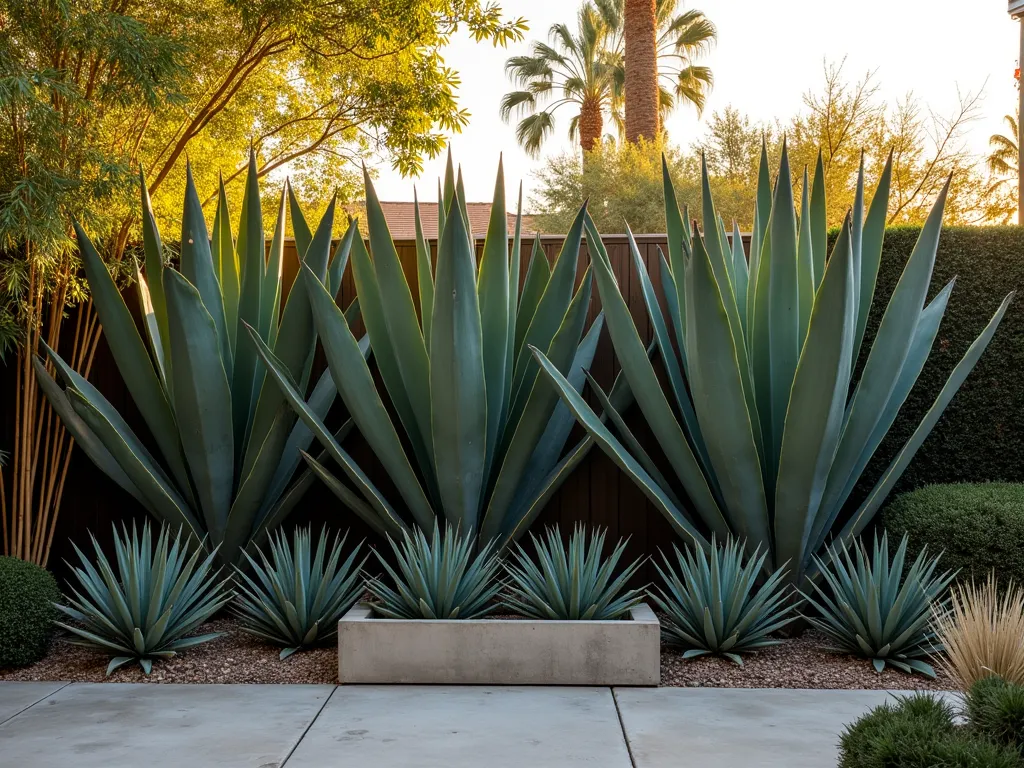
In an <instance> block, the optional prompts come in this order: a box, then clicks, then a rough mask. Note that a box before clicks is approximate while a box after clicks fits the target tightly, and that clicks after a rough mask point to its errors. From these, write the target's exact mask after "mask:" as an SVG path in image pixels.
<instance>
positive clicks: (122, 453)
mask: <svg viewBox="0 0 1024 768" xmlns="http://www.w3.org/2000/svg"><path fill="white" fill-rule="evenodd" d="M255 162H256V161H255V157H254V156H250V160H249V173H248V178H247V181H246V186H245V196H244V198H243V200H242V212H241V219H240V222H239V228H238V240H237V243H236V242H235V241H234V239H233V237H232V234H231V227H230V223H229V221H228V218H229V216H228V204H227V196H226V195H225V193H224V186H223V184H221V188H220V195H219V199H218V203H217V214H216V218H215V220H214V224H213V237H212V240H211V239H210V237H209V236H208V234H207V230H206V222H205V220H204V218H203V210H202V206H201V205H200V202H199V196H198V194H197V193H196V188H195V185H194V184H193V182H192V173H191V169H189V172H188V175H187V182H186V187H185V207H184V212H183V214H182V231H181V259H180V265H179V269H173V268H172V267H170V266H168V265H167V264H166V263H165V251H164V247H163V245H162V243H161V238H160V233H159V232H158V231H157V227H156V220H155V218H154V216H153V211H152V209H151V207H150V202H149V196H148V194H147V192H146V183H145V179H144V178H143V179H142V180H141V187H142V234H143V242H144V245H145V276H143V274H142V273H140V272H139V271H138V268H136V278H137V285H136V289H137V293H138V300H139V308H140V310H141V313H142V315H143V317H144V327H145V335H146V340H147V341H148V348H147V344H146V343H144V342H143V340H142V336H140V334H139V332H138V330H137V329H136V326H135V322H134V321H133V319H132V315H131V312H130V311H129V309H128V307H127V305H126V304H125V301H124V299H123V298H122V296H121V293H120V292H119V291H118V289H117V286H116V285H115V284H114V281H113V279H112V278H111V276H110V274H109V273H108V272H107V269H106V266H105V265H104V264H103V261H102V260H101V259H100V257H99V255H98V254H97V252H96V249H95V248H94V247H93V244H92V242H90V240H89V238H88V237H87V236H86V234H85V232H83V231H82V229H81V228H80V227H79V226H78V224H77V223H76V224H75V233H76V235H77V237H78V243H79V247H80V249H81V253H82V262H83V264H84V266H85V275H86V278H87V279H88V281H89V288H90V290H91V294H92V299H93V304H94V306H95V308H96V312H97V314H98V315H99V319H100V323H102V325H103V332H104V335H105V337H106V339H107V343H108V344H109V345H110V350H111V352H112V353H113V356H114V361H115V362H116V364H117V367H118V370H120V372H121V375H122V376H123V378H124V381H125V384H126V386H127V387H128V391H129V392H130V393H131V395H132V398H133V399H134V401H135V404H136V405H137V406H138V409H139V411H140V413H141V414H142V418H143V420H144V421H145V423H146V426H147V427H148V428H149V431H150V432H151V433H152V435H153V439H154V443H155V446H154V447H155V450H154V451H151V450H150V449H149V447H147V444H146V443H145V442H144V441H143V439H141V438H140V437H139V436H138V435H136V434H135V432H134V431H133V430H132V429H131V427H129V426H128V423H127V422H126V421H125V419H124V418H123V417H122V416H121V414H120V413H118V411H117V409H116V408H115V407H114V406H113V405H112V404H111V403H110V402H109V401H108V400H107V399H106V398H105V397H103V395H102V394H100V392H99V391H98V390H97V389H96V388H95V387H93V386H92V385H91V384H89V382H88V381H86V380H85V379H84V378H83V377H82V376H80V375H79V374H77V373H76V372H75V371H74V370H72V369H71V367H70V366H69V365H68V364H67V363H65V362H64V360H62V359H61V358H60V356H59V355H58V354H57V353H56V352H54V351H53V350H51V349H47V354H48V355H49V359H50V361H51V362H52V364H53V366H54V368H55V370H56V373H57V377H58V379H59V381H60V384H58V382H57V380H55V379H54V378H53V377H51V375H50V373H49V371H48V370H47V368H46V366H45V365H44V363H43V361H42V360H41V359H36V360H35V361H34V364H35V369H36V373H37V375H38V377H39V381H40V384H41V386H42V388H43V391H44V392H45V393H46V396H47V398H48V399H49V401H50V403H51V405H52V406H53V408H54V410H55V411H56V412H57V413H58V414H59V415H60V418H61V419H62V420H63V422H64V425H65V426H66V427H67V429H68V431H69V432H71V434H72V435H73V436H74V438H75V440H76V442H77V443H78V445H79V446H80V447H81V448H82V449H83V450H84V451H85V453H86V455H88V456H89V458H90V459H92V461H93V462H94V463H95V464H96V466H97V467H99V468H100V469H101V470H102V471H103V472H105V473H106V474H107V475H108V476H109V477H110V478H111V479H113V480H114V481H115V482H116V483H117V484H118V485H120V486H121V487H122V488H124V489H125V490H126V491H128V493H130V494H131V495H132V496H134V497H135V498H136V499H137V500H138V501H139V502H140V503H141V504H142V505H143V506H145V507H146V509H148V510H149V511H150V512H151V513H152V514H153V515H154V516H155V517H156V518H158V519H160V520H163V521H166V522H168V523H171V524H173V525H175V526H185V528H186V529H188V530H189V531H191V532H192V533H193V534H194V535H195V536H196V538H197V539H200V540H203V541H206V542H207V544H208V545H209V546H210V547H211V548H216V550H217V552H218V553H219V558H220V559H221V561H222V562H223V563H236V562H239V558H240V553H241V551H242V549H243V548H244V547H246V546H247V545H249V544H250V542H252V541H253V540H256V541H258V540H260V539H261V538H262V537H263V536H264V535H265V534H266V532H267V531H268V530H272V529H273V528H274V527H276V526H277V525H278V524H279V523H280V522H281V520H282V519H283V518H284V516H285V515H286V514H287V513H288V512H289V511H290V509H291V508H292V506H293V505H294V504H295V502H296V501H297V499H298V498H299V496H300V495H301V492H302V491H303V489H304V488H306V487H308V485H309V484H310V483H311V482H312V475H309V476H307V477H304V478H303V479H301V480H300V481H298V482H297V483H296V484H295V485H293V486H292V487H291V490H289V483H290V481H291V478H292V476H293V475H294V474H295V470H296V468H297V467H298V465H299V464H300V457H299V454H300V451H302V450H303V449H305V448H307V447H308V446H309V444H310V442H311V440H312V434H311V433H310V432H309V430H308V429H306V427H305V426H304V425H302V424H297V423H296V419H295V416H294V414H293V413H292V411H291V410H290V409H288V408H283V409H282V408H281V406H282V405H283V402H284V400H283V397H282V395H281V391H280V389H279V388H278V387H277V386H275V385H274V384H269V385H265V384H264V379H265V376H264V373H263V370H262V367H261V366H259V365H258V361H257V357H256V350H255V347H254V346H253V344H252V341H251V340H250V338H249V336H248V334H247V333H246V328H247V327H248V328H250V329H251V332H252V333H253V334H255V335H256V336H258V338H259V339H260V340H261V342H262V343H263V344H264V345H266V346H268V347H270V348H271V349H273V350H275V352H276V354H277V359H278V360H279V361H280V366H281V368H282V370H284V371H287V372H288V374H289V375H290V376H291V377H292V379H293V380H294V381H295V382H297V383H296V385H295V386H296V388H297V391H298V392H301V393H302V395H301V397H302V398H303V402H304V405H305V407H306V408H308V409H309V410H310V412H312V413H315V414H318V415H320V416H323V415H325V414H326V413H327V409H328V408H329V407H330V405H331V403H332V402H333V401H334V397H335V394H336V390H335V387H334V382H333V380H332V379H331V377H330V376H328V375H324V376H322V377H321V378H320V379H319V381H317V383H316V385H315V386H314V387H313V388H312V392H311V393H310V394H309V398H308V400H306V392H307V390H308V389H309V380H310V371H311V367H312V360H313V351H314V347H315V346H316V329H315V328H314V326H313V318H312V314H311V310H310V302H309V294H308V292H307V291H305V290H293V291H291V292H290V293H289V295H288V300H287V301H286V302H285V306H284V312H283V313H282V312H281V301H282V299H281V270H282V259H283V254H284V231H285V202H286V198H285V191H282V193H281V202H280V205H279V207H278V213H277V224H276V225H275V228H274V239H273V242H272V243H271V246H270V252H269V258H267V257H266V244H265V240H264V234H263V218H262V213H261V211H260V196H259V188H258V185H257V181H256V164H255ZM287 194H288V198H289V199H290V207H291V215H292V227H293V229H294V231H295V245H296V249H297V251H298V253H299V257H300V260H301V262H302V265H303V271H304V272H306V273H308V274H309V275H310V278H311V279H313V280H316V281H319V282H320V283H321V290H322V292H323V293H324V295H325V296H328V297H329V298H330V300H331V301H332V302H333V298H332V297H333V296H334V295H335V294H336V293H337V291H338V289H339V288H340V286H341V278H342V274H343V272H344V271H345V265H346V263H347V262H348V256H349V251H350V249H351V246H352V242H353V240H354V239H355V232H356V230H355V227H354V226H353V227H350V229H349V231H348V233H347V234H346V235H345V237H344V238H343V239H342V241H341V243H340V245H339V247H338V249H337V251H336V252H335V254H334V259H333V261H330V255H331V228H332V226H333V224H334V203H333V202H332V203H331V205H330V206H329V207H328V209H327V212H326V213H325V214H324V217H323V219H322V221H321V222H320V225H319V227H318V228H317V230H316V232H315V233H312V232H310V230H309V227H308V226H307V224H306V221H305V219H304V218H303V215H302V212H301V210H300V209H299V206H298V203H297V201H296V200H295V197H294V195H292V194H291V191H290V189H289V190H288V192H287ZM352 310H353V311H355V308H352ZM362 349H363V353H365V351H366V347H365V344H364V345H363V347H362ZM61 385H63V386H61Z"/></svg>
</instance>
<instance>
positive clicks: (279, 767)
mask: <svg viewBox="0 0 1024 768" xmlns="http://www.w3.org/2000/svg"><path fill="white" fill-rule="evenodd" d="M340 687H341V686H340V685H335V686H334V687H333V688H332V689H331V692H330V694H328V696H327V698H326V699H324V703H323V704H321V705H320V709H318V710H317V711H316V714H315V715H313V719H312V720H310V721H309V725H307V726H306V727H305V728H304V729H303V730H302V733H300V734H299V738H297V739H296V740H295V743H294V744H292V748H291V749H289V750H288V754H287V755H285V756H284V760H282V761H281V762H280V763H278V764H277V768H284V766H285V763H287V762H288V761H289V760H291V759H292V755H294V754H295V750H296V749H298V748H299V744H301V743H302V740H303V739H304V738H306V734H307V733H309V729H310V728H312V727H313V724H314V723H315V722H316V721H317V720H319V719H320V715H321V713H322V712H323V711H324V707H326V706H327V702H329V701H330V700H331V699H332V698H333V696H334V694H335V693H336V692H337V690H338V688H340Z"/></svg>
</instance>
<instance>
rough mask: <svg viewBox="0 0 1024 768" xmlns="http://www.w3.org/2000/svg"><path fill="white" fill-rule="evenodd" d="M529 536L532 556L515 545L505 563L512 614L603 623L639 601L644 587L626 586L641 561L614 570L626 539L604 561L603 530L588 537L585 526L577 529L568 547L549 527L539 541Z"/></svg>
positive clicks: (622, 614) (506, 602) (508, 600)
mask: <svg viewBox="0 0 1024 768" xmlns="http://www.w3.org/2000/svg"><path fill="white" fill-rule="evenodd" d="M530 538H531V540H532V541H533V547H534V552H535V554H534V556H533V557H530V555H529V554H528V553H527V551H526V549H525V548H523V547H522V546H520V545H516V550H515V552H514V556H513V558H514V562H512V561H510V562H507V563H506V564H505V570H506V572H507V573H508V577H509V578H508V592H507V594H506V596H505V605H506V606H508V608H509V609H511V610H512V611H514V612H515V613H518V614H520V615H522V616H527V617H529V618H534V619H562V620H570V621H586V620H592V621H607V620H612V619H619V618H621V617H622V616H624V615H626V614H627V613H629V610H630V609H631V608H633V607H634V606H636V605H639V604H640V603H641V602H642V601H643V598H644V590H643V589H629V590H627V589H626V588H625V587H626V583H627V582H628V581H629V580H630V578H632V577H633V575H634V574H635V573H636V572H637V570H638V569H639V568H640V565H641V564H642V562H643V560H639V559H638V560H635V561H633V562H632V563H630V564H629V565H627V566H626V567H624V568H622V569H619V567H618V566H619V560H621V559H622V553H623V552H624V551H625V548H626V541H625V540H620V541H619V542H618V544H617V545H616V546H615V548H614V549H613V550H612V551H611V552H610V553H609V554H608V555H607V557H605V556H604V539H605V531H604V530H594V531H591V532H590V535H589V536H588V535H587V532H586V530H585V528H584V526H583V525H577V526H576V528H575V530H574V531H573V533H572V536H570V537H569V545H568V547H567V546H566V545H565V542H563V541H562V537H561V535H560V534H559V532H558V530H557V529H556V528H548V530H547V532H546V534H545V536H544V537H543V538H538V537H536V536H534V535H532V534H531V535H530ZM616 571H618V572H616Z"/></svg>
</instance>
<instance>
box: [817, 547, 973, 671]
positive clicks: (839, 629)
mask: <svg viewBox="0 0 1024 768" xmlns="http://www.w3.org/2000/svg"><path fill="white" fill-rule="evenodd" d="M852 549H853V551H854V554H853V555H851V553H850V550H851V547H848V546H847V545H845V544H844V545H842V546H839V547H834V546H833V547H829V548H828V550H827V551H828V559H827V561H825V560H818V559H817V558H816V559H815V560H816V563H817V566H818V568H819V570H820V572H821V577H822V579H823V580H824V582H825V586H827V589H826V588H825V587H824V586H821V585H819V584H818V583H817V582H813V583H812V585H811V586H812V587H813V588H814V593H813V594H810V593H809V594H804V598H805V599H806V600H807V602H808V604H810V605H811V606H812V607H813V608H814V609H815V611H816V612H817V615H808V616H807V617H806V618H807V620H808V621H809V622H810V623H811V625H813V626H814V627H815V628H817V629H818V630H820V631H821V632H823V633H824V634H825V635H826V636H827V637H828V638H829V640H831V641H832V642H833V643H834V644H835V645H834V646H833V647H832V650H839V651H842V652H844V653H852V654H854V655H857V656H864V657H866V658H868V659H871V663H872V665H873V666H874V668H875V671H876V672H881V671H882V670H883V669H885V665H886V664H891V665H892V666H894V667H896V668H897V669H899V670H902V671H903V672H906V673H908V674H911V673H913V672H920V673H921V674H923V675H925V676H927V677H932V678H934V677H935V669H934V668H933V667H932V665H931V664H928V663H927V662H925V661H923V660H922V659H924V658H926V657H928V656H931V655H933V654H935V653H937V652H938V651H941V650H942V641H941V640H940V639H939V637H938V635H937V634H936V632H935V631H934V630H933V629H932V626H931V621H932V617H933V615H937V616H940V617H941V616H943V615H944V613H945V611H946V606H947V605H948V604H949V599H948V597H946V593H947V590H948V588H949V584H950V582H951V581H952V580H953V578H954V576H955V575H956V574H955V573H954V572H952V571H946V572H944V573H938V572H937V571H938V564H939V558H940V557H941V555H939V556H935V557H931V556H929V555H928V552H927V549H925V550H923V551H922V552H921V553H920V554H919V555H918V556H917V559H916V560H914V563H913V565H911V566H910V569H909V570H907V571H906V573H905V574H904V563H905V561H906V555H907V537H906V536H904V537H903V540H902V541H901V542H900V545H899V547H898V548H897V550H896V554H895V555H893V557H892V559H891V560H890V558H889V536H888V534H882V537H881V539H879V537H878V536H875V541H874V547H873V549H872V551H871V552H868V550H867V547H866V546H865V545H864V543H863V542H860V541H858V542H857V543H856V544H855V545H854V547H852Z"/></svg>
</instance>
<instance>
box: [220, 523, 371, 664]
mask: <svg viewBox="0 0 1024 768" xmlns="http://www.w3.org/2000/svg"><path fill="white" fill-rule="evenodd" d="M347 537H348V533H346V534H345V535H344V536H341V537H340V538H339V536H337V535H335V537H334V539H333V540H331V539H330V538H329V537H328V535H327V529H326V528H324V530H322V531H321V532H320V537H319V539H318V540H317V545H316V551H315V552H314V551H313V548H312V539H311V536H310V529H309V528H308V527H307V528H299V529H297V530H296V531H295V533H294V534H293V535H292V541H291V546H289V542H288V538H287V537H286V536H285V535H284V533H282V532H279V533H278V534H277V535H273V534H272V535H271V537H270V542H269V548H270V555H271V559H270V560H268V559H267V555H266V554H265V552H264V551H263V550H262V549H261V550H260V552H259V561H258V562H257V560H256V559H255V558H253V557H251V556H250V555H249V553H248V552H246V553H244V554H245V557H246V559H247V560H248V561H249V569H248V571H247V570H243V569H241V568H237V569H236V570H237V571H238V573H237V579H236V584H237V586H238V598H237V600H236V601H235V603H234V611H235V613H236V614H237V615H238V617H239V619H240V620H241V628H242V631H243V632H247V633H249V634H251V635H255V636H256V637H260V638H263V639H264V640H267V641H269V642H271V643H273V644H274V645H279V646H281V647H282V648H283V650H282V651H281V658H282V659H286V658H288V657H289V656H291V655H292V654H293V653H295V652H296V651H299V650H303V649H306V648H313V647H316V646H319V645H323V644H325V643H327V642H330V641H331V640H332V639H333V638H335V637H337V635H338V620H339V619H340V618H341V617H342V616H343V615H344V614H345V612H346V611H348V609H349V608H351V607H352V606H353V605H355V602H356V600H358V599H359V596H360V595H361V594H362V593H363V579H362V567H363V565H364V563H365V562H366V558H365V557H364V558H363V560H362V561H360V562H359V563H357V562H356V559H357V558H358V556H359V550H360V547H361V545H357V546H356V547H355V548H353V550H352V551H351V552H350V553H349V555H348V557H346V558H345V559H344V560H342V559H341V556H342V552H343V550H344V547H345V539H346V538H347Z"/></svg>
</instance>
